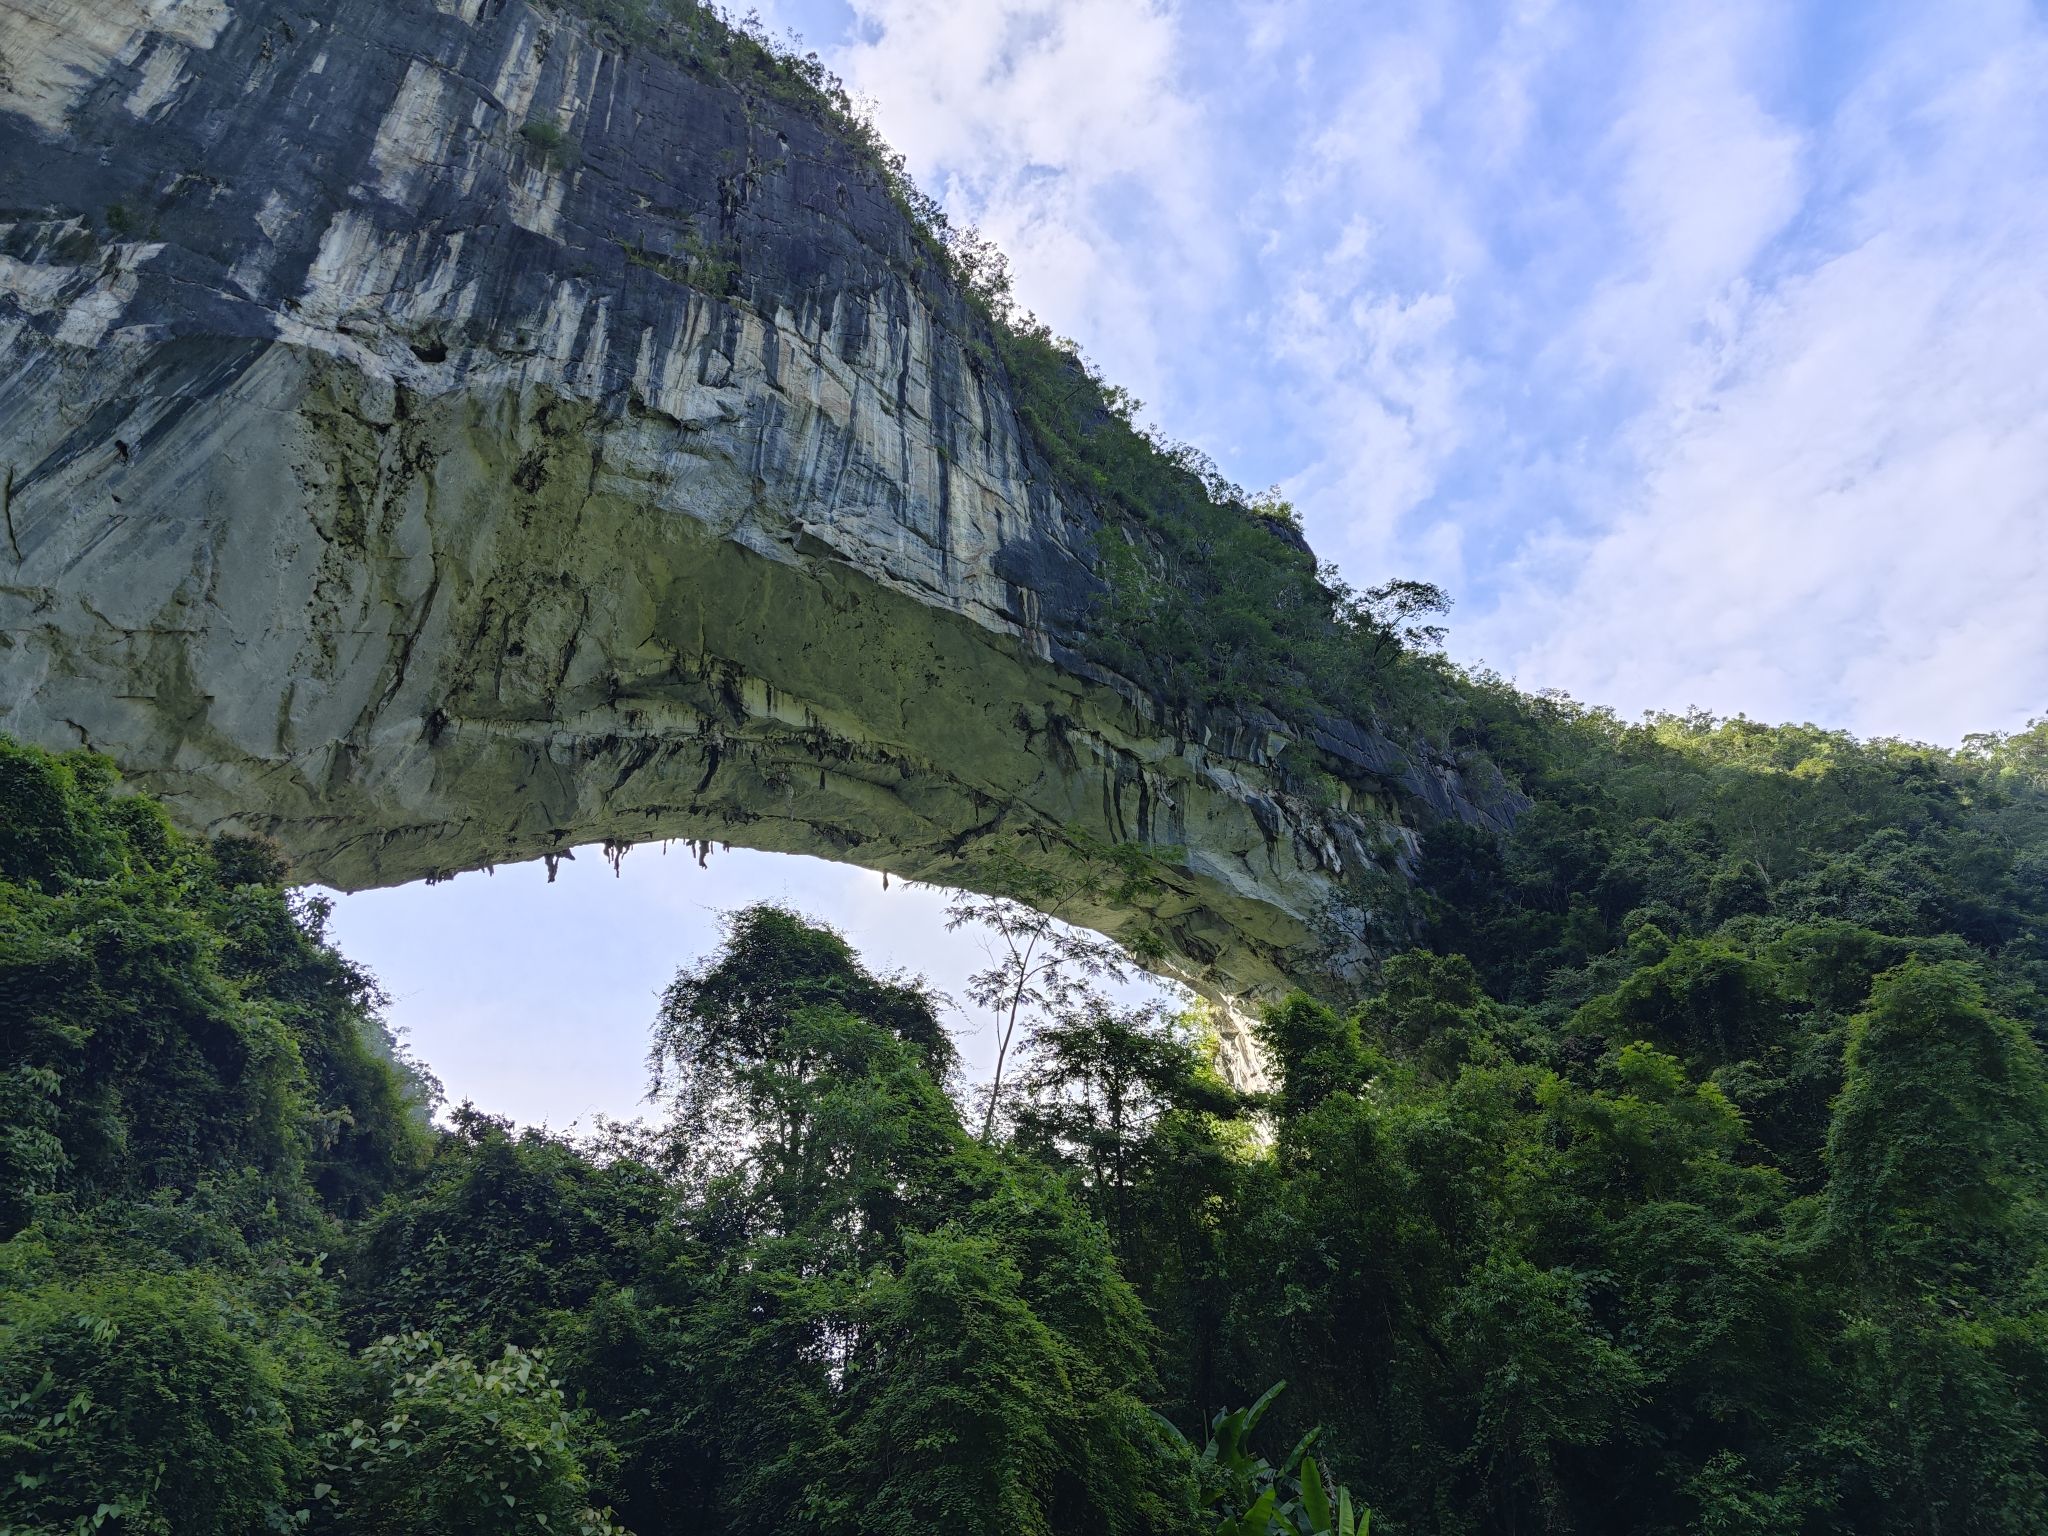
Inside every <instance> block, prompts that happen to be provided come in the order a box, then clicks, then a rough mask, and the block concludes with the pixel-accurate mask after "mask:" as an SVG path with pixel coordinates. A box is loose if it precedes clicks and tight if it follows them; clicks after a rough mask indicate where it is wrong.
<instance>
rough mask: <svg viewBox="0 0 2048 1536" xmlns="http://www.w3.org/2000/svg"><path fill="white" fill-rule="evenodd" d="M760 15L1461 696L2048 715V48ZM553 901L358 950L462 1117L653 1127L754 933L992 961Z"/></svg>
mask: <svg viewBox="0 0 2048 1536" xmlns="http://www.w3.org/2000/svg"><path fill="white" fill-rule="evenodd" d="M760 9H761V13H762V15H763V18H764V20H766V21H767V23H768V24H769V25H770V26H771V27H772V28H773V29H775V30H776V31H778V32H781V31H785V30H792V29H793V30H794V31H796V32H797V33H799V34H800V35H801V36H802V37H803V39H804V41H805V46H806V47H810V48H815V49H816V50H817V51H818V52H819V53H820V55H821V56H822V57H823V58H824V60H825V62H826V63H827V64H828V65H829V66H830V67H831V68H832V69H834V70H835V71H837V72H838V73H839V74H840V75H842V76H843V77H844V78H845V79H846V81H847V83H848V85H849V86H850V88H851V89H852V90H853V91H854V92H855V94H856V95H857V96H860V97H862V98H864V99H866V100H868V101H869V102H871V103H872V110H873V113H874V116H875V118H876V121H877V123H878V124H879V126H880V127H881V129H882V130H883V132H884V134H885V135H886V136H887V137H888V138H889V139H890V140H891V142H893V143H894V144H895V145H896V146H897V147H898V148H899V149H901V150H903V151H904V153H905V154H906V155H907V156H908V158H909V163H910V166H911V168H912V170H913V172H914V173H915V174H916V175H917V177H918V179H919V181H920V183H921V184H922V185H923V186H925V187H926V188H927V189H928V190H930V191H932V192H933V193H934V194H936V195H938V196H940V197H941V198H942V200H943V201H944V202H945V204H946V206H947V208H948V211H949V213H950V215H951V216H952V217H953V218H954V220H955V221H956V222H960V223H963V224H969V225H973V226H976V227H978V228H980V229H981V230H982V231H983V232H984V233H985V234H987V235H990V236H992V237H994V238H995V239H996V241H997V242H998V243H999V244H1000V245H1001V246H1002V247H1003V249H1004V250H1005V251H1007V252H1008V253H1009V256H1010V259H1011V264H1012V268H1013V271H1014V274H1015V280H1016V288H1017V292H1018V296H1019V298H1020V299H1021V301H1022V302H1023V303H1024V305H1026V306H1027V307H1028V308H1030V309H1032V310H1034V311H1035V312H1036V313H1037V314H1038V315H1040V316H1041V317H1042V318H1044V319H1045V320H1046V321H1047V322H1048V323H1050V324H1051V325H1052V326H1053V327H1054V329H1056V330H1058V331H1060V332H1062V333H1063V334H1065V335H1068V336H1070V337H1072V338H1074V339H1075V340H1076V341H1078V342H1079V343H1080V344H1081V346H1082V347H1083V349H1084V350H1085V351H1086V353H1087V354H1088V355H1089V356H1090V357H1091V358H1092V359H1093V360H1094V361H1095V362H1096V363H1097V364H1098V365H1099V366H1100V367H1101V368H1102V369H1103V371H1104V372H1105V373H1106V374H1107V375H1108V376H1109V377H1110V378H1111V379H1113V380H1115V381H1117V382H1119V383H1122V384H1124V385H1126V386H1127V387H1129V388H1131V389H1132V390H1133V391H1134V392H1135V393H1136V394H1137V395H1138V396H1139V398H1140V399H1142V400H1144V401H1145V402H1146V406H1145V409H1144V411H1143V413H1142V414H1143V415H1144V416H1145V418H1146V419H1148V420H1150V421H1152V422H1154V423H1156V425H1157V426H1158V427H1159V428H1160V429H1161V430H1162V431H1164V432H1165V433H1166V434H1167V435H1169V436H1171V437H1174V438H1177V439H1183V440H1187V441H1192V442H1194V443H1195V444H1197V445H1199V446H1200V447H1202V448H1203V449H1205V450H1206V451H1208V452H1209V453H1210V454H1211V455H1212V456H1213V457H1214V458H1215V459H1216V460H1217V461H1218V462H1219V463H1220V465H1221V466H1222V467H1223V469H1224V471H1225V472H1226V473H1227V474H1229V475H1230V476H1231V477H1232V478H1233V479H1235V480H1237V481H1239V482H1240V483H1242V484H1244V485H1247V486H1250V487H1253V488H1260V487H1264V486H1266V485H1271V484H1277V485H1278V486H1280V487H1281V489H1282V490H1283V492H1284V493H1285V494H1286V495H1287V496H1288V497H1289V498H1290V499H1292V500H1293V501H1294V503H1295V504H1296V506H1297V507H1298V509H1299V510H1300V512H1301V514H1302V517H1303V521H1304V524H1305V526H1306V529H1307V531H1308V534H1309V538H1310V540H1311V542H1312V543H1313V544H1314V545H1315V547H1316V549H1317V550H1318V552H1319V553H1320V554H1321V555H1323V556H1324V557H1325V558H1327V559H1331V560H1334V561H1335V562H1336V563H1337V564H1338V565H1339V566H1340V567H1341V568H1342V569H1343V571H1344V573H1345V574H1346V575H1347V577H1349V578H1350V579H1351V580H1352V581H1353V582H1354V583H1356V584H1360V585H1367V584H1371V583H1373V582H1376V581H1379V580H1383V579H1385V578H1386V577H1388V576H1391V575H1401V576H1414V577H1419V578H1423V579H1427V580H1431V581H1435V582H1438V583H1440V584H1441V585H1443V586H1444V587H1446V588H1447V589H1448V590H1449V591H1450V592H1451V593H1452V595H1453V596H1454V598H1455V599H1456V603H1457V606H1456V608H1455V609H1454V610H1453V613H1452V625H1451V640H1450V648H1451V651H1452V653H1453V654H1454V655H1455V656H1457V657H1458V658H1459V659H1460V660H1463V661H1466V662H1470V663H1475V664H1484V665H1487V666H1491V667H1493V668H1494V669H1496V670H1498V671H1500V672H1502V673H1504V674H1506V675H1508V676H1510V677H1512V678H1514V679H1515V680H1516V681H1517V682H1518V683H1519V684H1520V685H1521V686H1523V687H1525V688H1529V689H1539V688H1561V689H1564V690H1566V691H1567V692H1569V693H1571V694H1573V695H1574V696H1576V697H1578V698H1581V699H1584V700H1587V701H1589V702H1594V703H1600V704H1607V705H1611V706H1613V707H1614V708H1616V709H1617V710H1619V711H1620V712H1621V713H1623V714H1624V715H1629V716H1633V715H1635V714H1638V713H1640V712H1641V711H1643V710H1646V709H1653V708H1673V709H1684V708H1688V707H1694V706H1698V707H1704V708H1707V709H1711V710H1713V711H1715V712H1717V713H1722V714H1735V713H1742V714H1747V715H1749V716H1751V717H1753V718H1760V719H1766V720H1812V721H1815V722H1818V723H1820V724H1824V725H1829V726H1840V727H1846V728H1848V729H1851V730H1853V731H1856V732H1857V733H1859V734H1862V735H1875V736H1904V737H1910V738H1914V739H1918V740H1927V741H1934V742H1941V743H1954V742H1956V741H1958V740H1960V738H1961V737H1962V736H1963V735H1964V734H1966V733H1968V732H1971V731H1977V730H1987V729H2012V728H2015V727H2018V726H2021V725H2024V724H2025V723H2026V722H2027V721H2028V720H2029V719H2032V718H2036V717H2038V716H2040V715H2042V714H2044V713H2048V595H2044V594H2048V12H2044V10H2043V8H2042V7H2041V6H2040V5H2037V4H2029V3H1999V0H1981V3H1979V0H1944V3H1943V4H1941V5H1938V6H1930V5H1926V4H1900V5H1890V4H1885V3H1881V0H1853V3H1852V0H1830V3H1810V0H1809V3H1787V0H1775V3H1769V4H1747V3H1744V0H1717V3H1715V4H1713V5H1704V6H1597V5H1574V4H1568V3H1563V0H1506V3H1499V4H1476V3H1461V0H1429V3H1422V4H1413V5H1408V4H1381V3H1372V0H1180V3H1171V0H773V3H764V4H762V5H761V7H760ZM654 857H655V858H658V857H659V856H658V855H656V856H654ZM683 865H687V866H688V867H687V868H686V869H685V868H683V867H682V866H683ZM575 869H576V873H577V876H578V878H577V879H576V880H574V881H570V880H568V877H567V875H566V873H565V877H564V883H563V884H559V885H557V886H555V887H552V888H550V887H547V886H546V885H545V883H544V880H543V879H542V877H541V876H540V875H539V874H538V872H537V871H534V870H531V869H528V870H523V871H521V870H510V871H508V870H501V871H500V872H499V874H498V875H497V877H496V878H495V880H494V881H489V882H487V881H486V880H485V879H484V878H483V877H481V876H471V877H464V878H463V879H461V880H458V881H456V882H454V883H453V884H451V885H442V886H438V887H435V888H433V889H432V890H425V889H417V888H416V889H408V890H402V891H394V892H375V893H368V894H365V895H358V896H352V897H348V898H345V899H344V901H343V902H342V903H341V904H340V906H339V907H338V909H337V914H336V918H335V926H336V933H337V936H338V937H339V938H340V939H341V941H342V943H343V946H344V948H346V949H348V950H349V951H350V952H351V953H352V954H355V955H356V956H357V958H359V959H361V960H363V961H365V962H366V963H368V964H369V965H370V966H371V967H372V968H373V969H375V970H377V971H378V972H379V973H380V974H382V975H383V976H384V977H385V979H386V981H387V983H388V984H389V985H391V986H392V988H393V990H394V992H396V993H397V994H398V999H399V1000H398V1002H397V1004H396V1006H395V1007H394V1010H393V1017H394V1018H395V1019H396V1020H398V1022H400V1023H401V1024H404V1025H407V1026H409V1027H410V1029H411V1031H412V1035H413V1039H414V1043H415V1046H416V1048H417V1049H419V1050H420V1052H421V1054H422V1055H424V1056H426V1057H427V1059H428V1060H429V1061H430V1062H431V1063H433V1064H434V1065H435V1066H436V1067H437V1068H439V1069H440V1070H441V1071H442V1073H443V1076H444V1077H446V1078H448V1079H449V1081H450V1086H451V1090H454V1091H455V1092H456V1096H457V1097H460V1095H461V1093H462V1092H464V1091H469V1092H474V1093H475V1096H476V1097H477V1098H478V1099H479V1101H480V1102H484V1103H486V1104H493V1105H494V1107H498V1108H500V1109H505V1110H511V1111H513V1112H515V1113H516V1114H517V1115H518V1117H519V1118H521V1119H524V1120H539V1119H552V1120H553V1121H554V1123H557V1124H560V1123H562V1122H563V1121H564V1120H566V1119H569V1118H573V1117H575V1116H576V1115H584V1116H586V1117H587V1116H588V1114H589V1113H590V1112H591V1111H593V1110H595V1109H603V1110H605V1111H606V1112H608V1113H614V1114H618V1113H629V1112H630V1111H631V1108H632V1104H631V1100H632V1098H633V1097H634V1096H636V1095H637V1091H638V1061H639V1057H640V1055H641V1053H642V1052H643V1051H644V1042H645V1038H646V1028H647V1024H648V1021H649V1020H650V1019H651V1017H652V1012H653V994H654V993H655V992H656V991H658V989H659V987H660V985H661V984H662V983H663V982H664V981H666V979H667V977H668V975H669V974H672V973H673V970H674V968H675V966H676V965H677V964H679V963H682V962H683V961H685V960H688V959H689V958H691V957H692V956H693V955H694V954H696V953H698V952H701V950H702V948H704V947H705V946H706V945H707V944H708V943H709V942H710V941H711V940H712V939H713V938H714V937H715V925H713V924H712V923H711V921H710V914H711V913H712V912H715V911H716V910H717V909H719V908H722V907H730V906H734V905H737V904H740V903H742V902H744V901H746V900H749V899H753V898H754V896H755V895H757V894H761V893H766V894H770V895H773V896H776V897H778V898H779V899H784V900H787V901H789V902H791V903H792V904H794V905H796V906H799V907H802V908H804V909H806V910H809V911H813V912H816V913H818V914H819V915H821V916H824V917H826V918H827V919H828V920H830V921H833V922H834V923H836V924H838V925H839V926H841V927H842V928H844V929H845V930H846V931H847V932H848V934H849V936H850V937H854V938H855V939H856V942H858V943H860V944H861V945H862V946H863V947H864V949H865V950H866V952H867V953H868V955H869V957H870V959H871V960H872V961H873V962H874V963H876V964H877V965H878V966H880V967H882V968H885V969H886V968H889V967H891V966H899V965H901V966H909V967H911V968H913V969H917V970H920V971H928V972H930V973H932V974H933V975H934V976H935V978H938V979H940V981H941V984H942V985H946V986H957V979H958V978H960V977H964V975H965V974H966V972H967V971H968V970H969V969H972V968H974V966H975V965H976V964H978V963H979V962H980V958H981V957H980V954H979V952H978V950H974V949H972V948H971V947H969V948H963V947H962V945H963V944H968V945H970V946H971V941H970V940H964V939H963V938H961V936H954V938H953V940H952V941H950V942H949V941H948V940H947V938H946V936H945V935H944V934H943V932H942V930H941V926H940V924H939V923H937V922H935V921H933V916H934V914H935V913H936V911H937V903H938V902H939V900H940V898H939V897H938V896H937V895H936V894H934V893H916V892H910V893H904V892H900V891H898V892H891V893H888V894H887V895H884V894H883V893H881V892H880V890H879V881H878V880H877V879H876V877H874V876H872V875H866V874H860V873H856V872H852V871H847V870H841V869H835V868H833V867H832V866H828V865H822V864H818V863H816V862H815V861H807V860H791V859H782V860H774V859H769V858H768V857H767V856H745V857H743V856H741V855H738V854H734V855H731V856H729V862H728V861H722V860H719V859H714V860H713V863H712V867H711V868H710V869H708V870H699V869H697V868H696V867H695V866H694V864H689V863H688V861H686V860H679V859H677V858H675V857H671V858H670V859H669V860H668V861H667V863H666V864H665V865H664V864H654V863H653V862H652V860H651V859H649V858H648V857H647V856H645V855H636V856H635V858H634V859H629V860H628V861H627V865H626V868H625V871H624V874H623V876H622V877H621V878H620V879H618V880H613V879H612V877H611V874H610V872H609V871H608V870H603V869H602V867H601V866H597V865H594V864H593V865H592V867H591V869H590V870H585V869H584V868H583V866H581V865H578V866H575ZM643 871H644V872H643ZM599 873H601V874H602V876H603V879H604V881H609V882H611V883H610V884H609V885H605V886H603V887H602V889H601V890H600V882H599V881H598V880H597V879H596V878H594V875H595V874H599ZM899 897H900V898H901V899H900V900H899ZM565 898H572V899H565ZM920 902H924V903H926V905H924V906H920V905H919V903H920ZM427 933H431V934H432V939H431V941H429V940H427V939H426V938H424V937H423V935H425V934H427ZM579 935H580V936H581V937H578V936H579ZM508 936H511V937H510V938H508ZM507 942H511V943H514V944H516V945H517V946H518V947H519V948H520V950H521V952H522V963H520V964H518V965H516V966H510V967H508V966H505V965H504V964H503V963H502V955H501V956H498V957H493V956H492V954H491V946H492V945H493V944H494V943H495V944H497V945H500V946H502V945H504V944H505V943H507ZM536 947H538V948H536ZM542 951H544V952H546V953H548V954H549V955H550V956H552V957H553V958H552V959H551V961H550V963H549V967H548V969H549V973H550V974H555V968H557V967H558V968H559V974H560V975H561V976H562V977H563V978H564V981H563V990H562V992H561V994H560V996H559V997H556V996H555V995H554V994H551V993H548V992H547V990H546V986H544V985H540V984H536V983H535V982H534V980H533V977H532V974H531V973H532V972H533V970H534V969H535V966H533V965H532V964H530V963H528V961H529V960H530V957H531V956H533V955H534V954H536V953H538V952H542ZM967 1022H969V1021H967V1020H965V1019H963V1020H962V1023H963V1025H964V1024H966V1023H967ZM564 1040H570V1041H573V1042H574V1048H573V1049H572V1050H568V1051H566V1052H562V1051H560V1050H559V1047H560V1046H561V1043H562V1042H563V1041H564ZM465 1042H483V1044H482V1048H481V1049H480V1050H479V1051H477V1052H475V1053H474V1054H476V1056H477V1064H476V1065H475V1066H474V1067H472V1066H471V1065H470V1064H469V1062H470V1054H466V1053H471V1045H470V1044H466V1043H465ZM962 1044H963V1046H964V1047H966V1048H967V1051H968V1054H969V1056H970V1059H974V1056H975V1051H976V1037H975V1036H974V1035H973V1034H972V1033H970V1034H967V1035H963V1038H962ZM564 1057H566V1058H567V1059H563V1058H564ZM600 1061H602V1062H603V1063H608V1065H603V1066H600ZM621 1062H625V1063H630V1064H631V1070H630V1071H628V1070H627V1069H626V1068H625V1067H622V1066H619V1065H618V1063H621ZM472 1083H473V1084H474V1087H472V1086H471V1085H472ZM493 1096H495V1098H494V1097H493ZM515 1100H516V1104H515Z"/></svg>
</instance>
